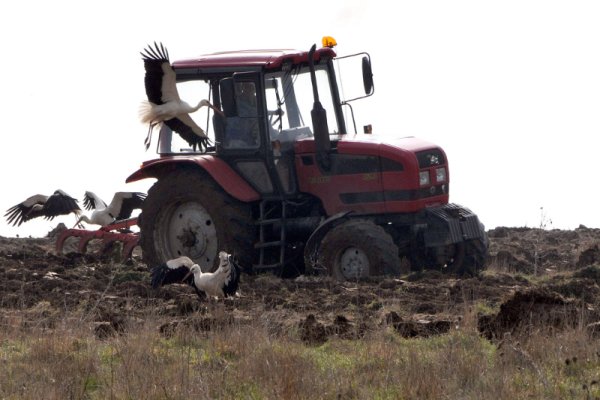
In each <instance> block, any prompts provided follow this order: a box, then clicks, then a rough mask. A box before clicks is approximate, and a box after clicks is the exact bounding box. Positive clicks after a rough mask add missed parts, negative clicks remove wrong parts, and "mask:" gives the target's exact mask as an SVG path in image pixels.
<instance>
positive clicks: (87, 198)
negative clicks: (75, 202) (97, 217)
mask: <svg viewBox="0 0 600 400" xmlns="http://www.w3.org/2000/svg"><path fill="white" fill-rule="evenodd" d="M83 207H85V209H86V210H88V211H90V210H96V209H99V210H102V209H105V208H106V203H105V202H104V200H102V199H101V198H100V197H98V196H97V195H96V193H94V192H89V191H86V192H85V195H84V196H83Z"/></svg>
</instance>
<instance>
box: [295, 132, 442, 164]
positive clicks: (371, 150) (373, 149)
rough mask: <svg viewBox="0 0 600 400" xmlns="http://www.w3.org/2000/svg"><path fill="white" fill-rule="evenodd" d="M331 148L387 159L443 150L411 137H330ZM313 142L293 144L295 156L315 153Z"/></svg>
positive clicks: (300, 141)
mask: <svg viewBox="0 0 600 400" xmlns="http://www.w3.org/2000/svg"><path fill="white" fill-rule="evenodd" d="M332 144H333V147H334V148H336V149H337V152H338V153H340V154H363V155H373V156H381V157H385V158H389V159H396V160H399V159H404V160H406V159H407V157H409V158H410V156H409V154H415V153H417V152H420V151H424V150H429V149H434V148H436V149H438V150H439V151H441V152H442V153H443V150H442V149H441V148H439V147H438V146H436V145H435V144H433V143H431V142H428V141H425V140H422V139H418V138H416V137H413V136H408V137H399V138H393V137H392V138H390V137H387V136H386V137H384V136H378V135H339V136H337V137H332ZM315 150H316V149H315V142H314V140H312V138H311V139H303V140H299V141H297V142H296V144H295V151H296V154H307V153H314V152H315Z"/></svg>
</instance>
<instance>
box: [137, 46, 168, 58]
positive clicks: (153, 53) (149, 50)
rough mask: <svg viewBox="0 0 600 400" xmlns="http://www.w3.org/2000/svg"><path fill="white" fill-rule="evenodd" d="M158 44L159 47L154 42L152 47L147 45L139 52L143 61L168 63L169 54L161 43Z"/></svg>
mask: <svg viewBox="0 0 600 400" xmlns="http://www.w3.org/2000/svg"><path fill="white" fill-rule="evenodd" d="M159 43H160V46H159V45H158V44H157V43H156V41H155V42H154V47H153V46H152V45H151V44H147V45H146V48H145V49H144V50H142V51H141V52H140V54H141V55H142V59H143V60H144V61H160V62H164V61H167V62H169V52H168V51H167V49H166V47H165V46H164V45H163V44H162V42H159Z"/></svg>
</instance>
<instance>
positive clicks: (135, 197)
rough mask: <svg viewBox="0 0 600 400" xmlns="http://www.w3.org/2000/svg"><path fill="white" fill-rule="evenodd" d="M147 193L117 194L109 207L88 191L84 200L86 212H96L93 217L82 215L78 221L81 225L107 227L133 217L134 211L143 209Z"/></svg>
mask: <svg viewBox="0 0 600 400" xmlns="http://www.w3.org/2000/svg"><path fill="white" fill-rule="evenodd" d="M145 199H146V194H145V193H140V192H117V193H115V195H114V196H113V198H112V201H111V202H110V204H109V205H106V203H105V202H104V201H103V200H102V199H101V198H100V197H98V195H96V194H95V193H94V192H90V191H86V192H85V195H84V199H83V206H84V207H85V209H86V210H88V211H89V210H94V211H93V212H92V215H91V217H87V216H85V215H82V216H81V217H79V220H78V221H77V223H78V224H80V223H81V222H82V221H83V222H87V223H88V224H94V225H100V226H106V225H110V224H112V223H113V222H115V221H118V220H121V219H127V218H129V217H131V213H132V212H133V210H135V209H137V208H141V207H142V204H143V203H144V200H145Z"/></svg>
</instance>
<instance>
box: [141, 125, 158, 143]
mask: <svg viewBox="0 0 600 400" xmlns="http://www.w3.org/2000/svg"><path fill="white" fill-rule="evenodd" d="M156 125H157V123H156V122H153V123H150V126H149V127H148V134H147V135H146V140H144V144H145V145H146V150H148V148H149V147H150V142H151V141H152V131H153V130H154V127H155V126H156Z"/></svg>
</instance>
